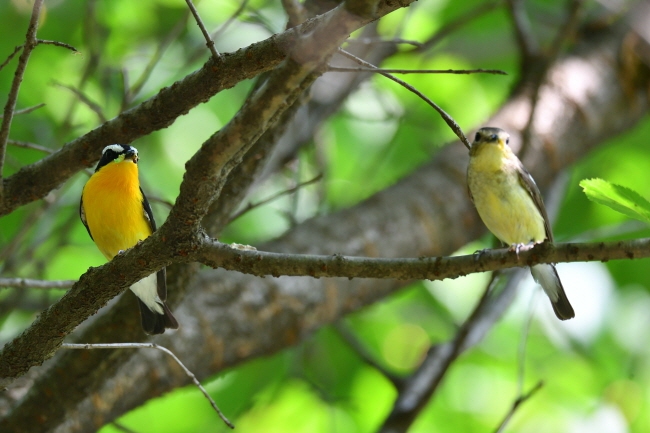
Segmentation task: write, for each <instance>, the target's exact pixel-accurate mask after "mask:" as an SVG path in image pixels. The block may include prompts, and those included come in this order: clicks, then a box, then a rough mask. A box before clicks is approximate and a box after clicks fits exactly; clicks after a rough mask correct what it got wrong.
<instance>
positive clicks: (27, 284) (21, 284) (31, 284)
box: [0, 278, 77, 289]
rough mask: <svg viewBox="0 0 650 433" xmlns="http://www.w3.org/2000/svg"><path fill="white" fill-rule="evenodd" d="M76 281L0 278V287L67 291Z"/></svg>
mask: <svg viewBox="0 0 650 433" xmlns="http://www.w3.org/2000/svg"><path fill="white" fill-rule="evenodd" d="M76 282H77V280H55V281H47V280H32V279H29V278H0V287H6V288H13V289H69V288H70V287H72V285H73V284H74V283H76Z"/></svg>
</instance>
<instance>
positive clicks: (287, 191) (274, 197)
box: [228, 173, 323, 224]
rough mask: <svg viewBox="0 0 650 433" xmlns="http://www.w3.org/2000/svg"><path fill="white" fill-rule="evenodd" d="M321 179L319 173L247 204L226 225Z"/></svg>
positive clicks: (321, 175) (321, 176)
mask: <svg viewBox="0 0 650 433" xmlns="http://www.w3.org/2000/svg"><path fill="white" fill-rule="evenodd" d="M322 178H323V174H322V173H321V174H319V175H318V176H316V177H315V178H313V179H310V180H307V181H305V182H301V183H299V184H298V185H296V186H294V187H292V188H289V189H285V190H284V191H280V192H278V193H276V194H273V195H272V196H270V197H267V198H265V199H263V200H262V201H259V202H257V203H249V204H248V205H246V207H244V208H243V209H242V210H240V211H239V212H236V213H235V214H234V215H233V216H231V217H230V219H229V220H228V224H230V223H231V222H233V221H235V220H236V219H237V218H239V217H241V216H242V215H244V214H245V213H247V212H250V211H251V210H253V209H255V208H258V207H260V206H263V205H265V204H267V203H269V202H272V201H274V200H277V199H278V198H280V197H283V196H285V195H289V194H293V193H294V192H296V191H298V190H299V189H300V188H303V187H305V186H308V185H311V184H313V183H316V182H318V181H319V180H321V179H322Z"/></svg>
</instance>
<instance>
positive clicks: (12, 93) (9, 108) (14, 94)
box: [0, 0, 43, 197]
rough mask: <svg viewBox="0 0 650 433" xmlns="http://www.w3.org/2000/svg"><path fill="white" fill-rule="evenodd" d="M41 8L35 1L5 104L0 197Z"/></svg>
mask: <svg viewBox="0 0 650 433" xmlns="http://www.w3.org/2000/svg"><path fill="white" fill-rule="evenodd" d="M41 6H43V0H35V1H34V7H33V8H32V16H31V18H30V20H29V26H28V27H27V35H26V36H25V44H24V45H23V52H22V54H21V55H20V58H19V59H18V66H17V67H16V72H15V74H14V79H13V81H12V83H11V89H10V90H9V95H8V96H7V103H6V104H5V108H4V116H3V118H2V126H1V127H0V197H2V196H3V195H4V194H3V193H4V191H3V184H4V183H3V182H2V173H3V167H4V162H5V153H6V151H7V140H8V139H9V130H10V129H11V121H12V120H13V116H14V110H15V109H16V101H17V100H18V90H19V89H20V84H21V83H22V81H23V76H24V75H25V69H26V68H27V62H28V61H29V56H30V55H31V54H32V50H33V49H34V48H35V47H36V45H38V44H37V39H36V31H37V30H38V18H39V16H40V14H41ZM16 52H17V50H14V53H13V54H15V53H16ZM13 54H12V56H13ZM10 57H11V56H10Z"/></svg>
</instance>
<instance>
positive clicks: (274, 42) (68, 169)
mask: <svg viewBox="0 0 650 433" xmlns="http://www.w3.org/2000/svg"><path fill="white" fill-rule="evenodd" d="M412 1H414V0H406V1H404V2H401V3H394V2H391V1H388V0H382V1H381V2H380V3H379V5H378V7H377V10H376V13H377V16H376V17H374V18H360V17H357V18H356V19H355V20H354V21H353V22H350V29H349V31H352V30H356V29H358V28H361V27H363V26H364V25H366V24H368V23H369V22H370V21H372V20H373V19H376V18H377V17H379V16H383V15H386V14H388V13H390V12H392V11H394V10H397V9H400V8H403V7H408V6H409V5H410V3H412ZM337 14H340V12H337V9H335V10H332V11H330V12H327V13H325V14H323V15H319V16H318V17H316V18H313V19H311V20H309V21H307V22H305V23H303V24H301V25H299V26H297V27H294V28H292V29H289V30H287V31H285V32H283V33H281V34H279V35H274V36H272V37H270V38H268V39H266V40H264V41H261V42H258V43H254V44H251V45H250V46H248V47H246V48H244V49H241V50H238V51H237V52H235V53H226V54H224V55H223V56H222V58H223V60H222V61H220V62H217V61H216V60H214V58H212V57H211V58H210V59H209V60H208V62H207V63H206V64H205V65H204V66H203V67H202V68H201V69H199V70H198V71H196V72H194V73H192V74H190V75H188V76H187V77H185V78H184V79H182V80H180V81H178V82H176V83H174V84H173V85H172V86H170V87H166V88H164V89H162V90H161V91H160V92H159V93H158V94H157V95H156V96H154V97H152V98H151V99H149V100H147V101H145V102H143V103H141V104H139V105H138V106H136V107H134V108H132V109H130V110H127V111H125V112H124V113H122V114H120V115H119V116H118V117H116V118H114V119H111V120H109V121H108V122H106V123H104V124H102V125H101V126H99V127H98V128H96V129H94V130H92V131H90V132H88V133H87V134H85V135H83V136H81V137H79V138H78V139H76V140H74V141H71V142H69V143H67V144H66V145H65V146H63V148H61V149H60V150H59V151H58V152H56V153H54V154H52V155H50V156H48V157H45V158H44V159H42V160H40V161H38V162H36V163H34V164H31V165H29V166H26V167H23V168H22V169H21V170H20V171H18V172H17V173H15V174H13V175H12V176H10V177H9V178H6V179H4V180H3V182H4V189H5V194H4V197H2V201H1V202H0V216H2V215H6V214H8V213H10V212H11V211H13V210H14V209H16V208H17V207H19V206H22V205H24V204H26V203H29V202H31V201H34V200H37V199H39V198H42V197H44V196H45V195H46V194H47V193H48V192H50V191H51V190H53V189H55V188H57V187H59V186H60V185H61V183H63V182H65V181H66V180H68V179H69V178H70V177H71V176H72V175H74V174H75V173H77V172H78V171H79V170H81V169H83V168H86V167H89V166H91V165H92V164H93V163H94V162H95V161H97V159H99V156H100V155H101V150H102V149H103V148H104V147H105V146H107V145H109V144H112V143H131V142H133V141H134V140H136V139H137V138H139V137H142V136H145V135H148V134H150V133H151V132H153V131H157V130H159V129H162V128H166V127H168V126H169V125H171V124H172V123H173V122H174V120H176V118H177V117H179V116H182V115H184V114H186V113H187V112H188V111H189V110H190V109H192V108H193V107H195V106H196V105H198V104H200V103H203V102H205V101H207V100H208V99H210V97H212V96H214V95H215V94H217V93H219V92H220V91H222V90H224V89H228V88H231V87H233V86H234V85H235V84H237V83H238V82H240V81H242V80H245V79H249V78H252V77H255V76H257V75H259V74H260V73H262V72H265V71H270V70H272V69H273V68H275V67H276V66H277V65H279V64H280V62H282V61H283V60H284V58H285V57H286V55H287V54H288V53H289V52H290V51H291V49H292V47H293V46H294V45H295V44H296V43H297V41H298V40H299V39H300V38H302V37H303V36H306V35H310V32H311V31H312V30H313V29H314V28H318V27H320V26H322V25H324V24H325V25H327V23H328V22H329V20H331V18H332V16H334V15H337ZM307 38H308V37H307ZM312 48H315V47H312ZM33 179H39V182H33Z"/></svg>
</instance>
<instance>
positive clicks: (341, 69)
mask: <svg viewBox="0 0 650 433" xmlns="http://www.w3.org/2000/svg"><path fill="white" fill-rule="evenodd" d="M327 71H328V72H374V73H377V74H381V73H387V74H481V73H482V74H495V75H508V73H507V72H505V71H501V70H499V69H382V68H377V69H372V68H346V67H342V66H330V67H328V68H327Z"/></svg>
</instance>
